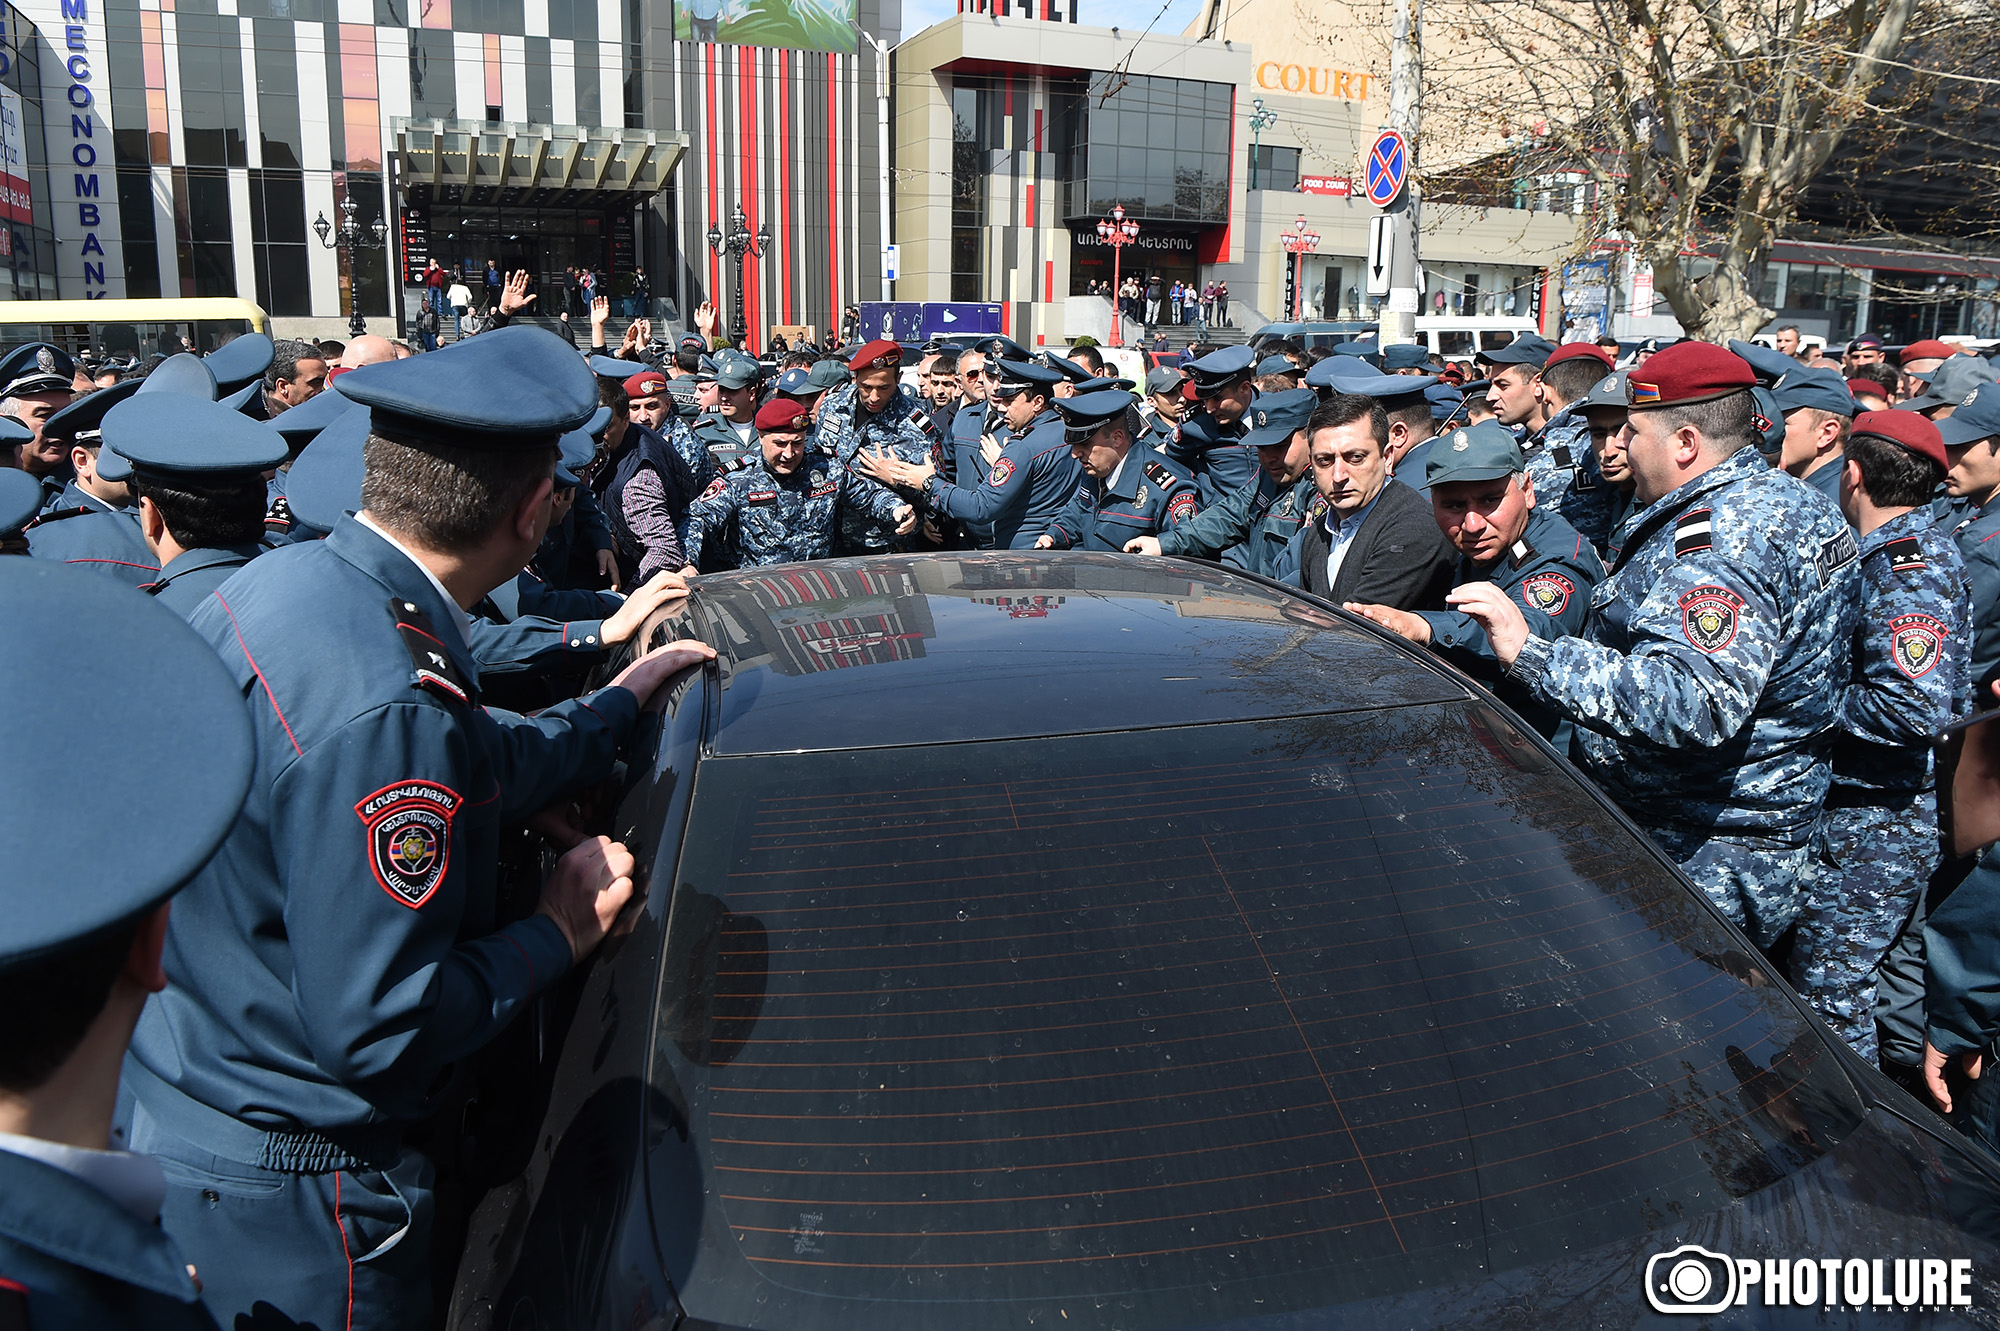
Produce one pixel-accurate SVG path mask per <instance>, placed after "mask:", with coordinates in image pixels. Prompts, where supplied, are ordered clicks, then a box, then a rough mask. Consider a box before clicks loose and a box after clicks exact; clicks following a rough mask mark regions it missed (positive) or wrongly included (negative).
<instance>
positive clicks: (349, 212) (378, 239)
mask: <svg viewBox="0 0 2000 1331" xmlns="http://www.w3.org/2000/svg"><path fill="white" fill-rule="evenodd" d="M356 211H357V210H356V208H355V206H354V196H353V195H352V194H350V195H348V196H347V197H346V198H344V199H342V200H341V201H340V225H339V226H338V227H335V226H334V225H333V223H331V222H329V221H327V220H326V214H325V213H321V214H320V215H319V216H318V217H315V218H314V219H313V230H314V231H315V232H316V233H318V235H319V243H320V244H322V245H324V246H326V247H327V248H328V249H330V250H346V251H347V311H348V317H347V335H348V336H349V337H360V336H361V335H362V334H363V333H365V332H367V331H368V321H367V320H366V319H364V318H362V317H361V293H360V292H359V291H358V290H356V279H357V278H358V277H359V273H358V272H357V265H356V263H355V255H356V254H357V253H358V252H359V251H361V250H379V249H381V248H382V247H383V246H384V245H385V244H387V243H388V240H389V224H388V223H387V222H384V221H383V220H382V219H381V218H379V217H378V218H376V219H375V221H374V223H373V224H372V225H369V226H363V225H361V222H360V220H359V219H358V218H356V217H355V212H356Z"/></svg>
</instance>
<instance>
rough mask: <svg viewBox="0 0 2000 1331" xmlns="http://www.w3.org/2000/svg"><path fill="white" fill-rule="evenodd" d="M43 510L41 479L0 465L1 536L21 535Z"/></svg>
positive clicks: (30, 436)
mask: <svg viewBox="0 0 2000 1331" xmlns="http://www.w3.org/2000/svg"><path fill="white" fill-rule="evenodd" d="M9 419H12V418H11V417H10V418H9ZM28 437H29V438H33V437H34V436H33V435H32V434H30V435H29V436H28ZM41 511H42V483H41V481H39V480H37V479H36V478H35V477H33V476H30V475H29V474H28V473H27V472H25V471H21V470H19V469H18V468H15V467H0V536H19V535H20V534H21V531H22V529H23V528H25V527H26V526H27V525H28V523H29V522H30V521H32V520H33V519H34V517H35V515H36V514H37V513H40V512H41Z"/></svg>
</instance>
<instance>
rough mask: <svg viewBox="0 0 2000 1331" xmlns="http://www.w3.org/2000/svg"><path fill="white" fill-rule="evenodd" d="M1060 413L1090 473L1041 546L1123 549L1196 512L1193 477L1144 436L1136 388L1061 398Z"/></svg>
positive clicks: (1079, 462) (1066, 432)
mask: <svg viewBox="0 0 2000 1331" xmlns="http://www.w3.org/2000/svg"><path fill="white" fill-rule="evenodd" d="M1056 413H1057V414H1058V415H1060V416H1061V417H1062V418H1063V424H1064V426H1065V430H1064V438H1065V439H1066V440H1067V441H1068V443H1069V447H1070V455H1071V456H1072V457H1074V458H1075V459H1076V462H1077V465H1078V466H1079V467H1080V468H1082V469H1083V472H1084V479H1083V481H1082V482H1081V483H1080V484H1078V486H1077V487H1076V494H1075V495H1074V496H1072V497H1071V499H1070V501H1069V503H1067V504H1065V505H1064V506H1063V510H1062V512H1060V513H1058V514H1056V515H1055V517H1054V518H1052V519H1050V521H1049V525H1048V530H1046V531H1044V532H1043V533H1042V535H1041V536H1040V538H1039V539H1037V540H1036V542H1035V549H1037V550H1071V549H1075V550H1113V551H1122V550H1124V549H1125V548H1126V547H1127V546H1128V545H1129V544H1130V543H1131V542H1132V541H1133V540H1135V539H1137V538H1139V537H1141V536H1156V535H1158V534H1159V533H1160V532H1163V531H1167V530H1169V529H1171V528H1173V527H1174V526H1177V525H1178V524H1180V523H1182V522H1185V521H1187V520H1188V519H1189V518H1191V517H1193V516H1194V513H1195V505H1196V502H1197V501H1196V499H1195V490H1194V479H1193V478H1192V477H1190V476H1189V475H1188V474H1187V473H1186V472H1185V471H1183V470H1181V469H1180V468H1179V467H1177V466H1175V465H1174V464H1173V463H1171V462H1169V461H1167V460H1166V459H1165V458H1163V457H1161V456H1160V455H1159V454H1158V453H1156V452H1154V451H1153V450H1152V449H1150V448H1148V447H1146V446H1145V445H1144V444H1141V443H1139V442H1138V436H1139V431H1140V427H1139V400H1138V399H1137V398H1135V397H1134V396H1132V394H1131V393H1129V392H1125V391H1124V390H1122V389H1116V388H1109V389H1101V390H1099V391H1097V392H1092V393H1080V394H1078V395H1077V396H1075V397H1066V398H1063V399H1062V400H1061V401H1059V402H1057V403H1056Z"/></svg>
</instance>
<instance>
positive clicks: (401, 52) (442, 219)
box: [0, 0, 899, 331]
mask: <svg viewBox="0 0 2000 1331" xmlns="http://www.w3.org/2000/svg"><path fill="white" fill-rule="evenodd" d="M767 9H771V10H772V12H766V10H767ZM26 18H27V20H29V21H30V23H31V24H32V28H33V29H34V30H38V31H39V33H40V37H39V39H38V40H37V41H36V42H35V43H34V46H35V49H36V52H37V54H38V56H39V61H38V64H37V65H36V70H37V79H38V82H39V87H38V93H39V98H40V101H41V102H42V103H43V104H45V105H50V106H58V107H60V108H61V109H62V110H63V111H64V112H65V115H64V116H63V117H54V116H50V117H46V118H45V119H44V123H43V125H42V127H41V129H42V136H43V139H44V141H45V151H46V157H47V160H48V162H49V163H50V164H51V167H50V170H49V171H48V173H47V174H48V189H49V191H50V194H51V196H52V198H51V206H52V209H53V221H54V227H53V241H54V252H55V265H54V266H55V270H56V275H55V287H56V290H55V291H53V292H44V293H43V294H59V295H62V296H66V297H85V296H93V297H94V296H109V297H123V296H133V297H136V296H152V295H165V296H210V295H236V296H244V297H249V298H253V299H255V300H256V301H257V302H258V303H259V304H261V305H263V306H264V308H265V309H266V310H268V311H270V312H271V313H272V314H274V315H276V316H279V317H280V318H281V319H313V320H335V319H338V318H340V317H341V316H344V315H345V314H347V313H348V312H349V311H350V309H352V308H356V307H358V308H359V309H360V311H361V312H362V313H363V314H364V315H367V316H370V317H389V318H394V317H396V316H398V315H402V316H407V315H409V314H411V313H413V312H414V302H413V300H412V294H413V293H412V291H411V288H412V287H414V286H415V285H416V284H418V283H420V281H421V274H422V271H423V269H424V267H425V265H426V264H427V263H428V261H430V260H431V259H436V260H437V261H438V262H440V263H441V264H443V265H445V266H446V267H447V268H448V269H450V270H451V271H452V272H453V273H455V274H458V275H461V276H462V277H463V278H464V280H466V281H467V283H468V285H471V286H472V287H474V289H475V290H478V289H479V288H480V287H481V286H482V282H481V276H482V274H483V273H484V271H485V270H486V267H487V264H488V261H489V260H490V261H492V262H493V264H494V265H495V266H496V267H498V268H499V269H500V270H502V271H510V270H512V269H515V268H525V269H526V270H527V271H528V272H529V274H530V275H531V279H532V280H533V282H534V284H535V289H536V291H537V296H538V299H537V307H538V309H540V310H541V311H542V312H545V313H547V314H549V315H554V314H556V313H557V312H558V310H559V309H560V308H561V306H562V305H564V304H565V303H566V301H567V299H568V296H567V292H566V289H565V281H564V276H565V273H566V271H567V270H568V269H570V268H573V267H588V268H590V269H592V270H594V271H595V273H596V274H598V276H599V278H600V281H601V285H600V288H599V289H600V293H601V294H609V295H611V296H613V297H614V298H615V299H617V300H618V301H619V302H620V306H621V310H623V311H625V312H637V310H638V307H637V305H636V304H633V303H632V297H633V295H634V283H635V280H636V279H637V277H638V274H639V273H640V271H642V270H643V271H644V272H645V274H646V279H645V280H646V284H647V290H648V294H649V295H650V297H651V298H652V303H651V305H650V307H649V308H650V309H651V310H652V311H653V312H655V313H662V314H666V313H670V312H680V311H686V310H691V309H692V308H693V307H694V306H695V305H697V304H699V303H700V302H702V301H708V300H712V301H713V302H714V303H715V304H717V305H718V306H719V307H724V308H725V309H726V308H727V306H728V303H729V302H730V301H731V300H733V299H734V298H735V296H736V293H735V291H734V289H733V286H732V281H733V271H732V267H731V265H730V264H729V263H728V262H727V260H726V258H718V257H717V256H716V255H715V254H714V253H713V252H712V251H711V249H710V246H709V244H708V243H707V239H706V237H707V233H708V231H709V228H710V227H711V226H712V225H717V224H719V225H720V226H722V227H723V228H725V229H726V228H727V227H728V226H729V219H730V217H731V214H732V212H733V210H734V209H735V208H737V207H741V208H742V210H743V212H744V215H745V217H746V218H747V219H748V224H749V227H750V229H751V230H752V231H753V232H755V231H757V230H758V229H760V228H763V229H767V230H768V233H769V237H770V238H769V242H768V244H767V245H766V246H765V247H764V253H763V255H762V257H761V258H752V259H748V260H746V262H745V265H744V281H743V287H744V291H743V300H744V305H745V307H746V312H747V313H748V314H749V316H750V317H749V320H748V322H749V323H750V325H751V327H752V328H758V327H761V326H762V325H764V324H766V323H774V322H785V323H820V324H824V323H826V322H827V321H828V320H829V319H831V318H832V317H834V316H835V315H836V314H837V312H838V310H839V308H840V306H841V304H843V303H845V302H849V301H851V300H852V299H853V298H854V297H855V295H856V294H857V293H860V292H871V293H872V288H870V287H869V286H868V284H869V283H871V282H873V283H879V280H880V265H881V258H882V256H881V232H880V226H879V222H875V221H874V219H878V218H879V217H880V216H881V212H882V210H881V208H880V206H879V203H878V200H879V180H880V176H881V155H880V153H879V151H877V142H878V137H879V136H878V134H877V133H875V132H873V131H874V130H875V126H876V122H877V121H878V120H879V119H881V115H880V112H881V110H882V108H881V106H880V103H879V99H878V97H877V92H878V80H877V78H876V69H877V67H878V65H879V63H880V57H879V56H878V55H877V48H876V46H875V43H874V39H873V38H871V37H870V36H869V34H873V33H879V32H880V31H882V30H883V28H884V27H885V26H886V27H887V29H888V30H889V31H892V32H893V30H894V27H895V25H896V23H897V22H898V21H899V13H898V11H897V8H896V3H895V0H887V3H886V5H885V4H881V3H877V2H876V0H822V2H821V3H816V4H812V5H806V4H800V5H795V6H791V7H777V8H773V7H765V6H751V5H744V4H741V3H739V2H738V0H691V3H688V4H685V5H683V6H681V7H680V8H679V9H678V10H677V9H676V7H675V6H674V5H673V4H672V3H670V0H29V3H28V5H27V7H26ZM16 64H17V65H18V66H20V67H23V68H25V67H26V64H25V61H24V60H22V59H21V58H19V57H17V59H16ZM0 81H4V75H0ZM690 145H698V147H697V148H695V149H694V150H690ZM350 199H351V200H352V201H353V202H354V204H355V218H356V221H357V222H358V223H359V224H360V225H361V227H362V228H363V231H364V234H365V233H366V232H367V231H368V230H369V229H370V228H371V227H372V224H373V223H374V222H375V221H377V220H378V219H380V220H381V221H382V222H383V223H384V224H385V229H386V232H387V235H388V243H387V244H386V245H384V246H382V247H381V248H373V247H370V246H367V245H365V244H364V245H362V246H359V247H357V248H356V249H355V252H354V253H352V254H351V255H350V254H349V253H348V252H347V251H346V249H344V248H339V247H336V248H328V247H327V246H326V245H325V244H324V243H322V240H321V238H320V236H319V234H318V233H317V228H316V222H317V220H318V219H320V218H322V217H323V218H326V219H328V222H329V224H330V226H334V227H337V226H338V224H339V223H340V221H341V219H342V211H341V209H342V205H343V204H344V203H345V202H347V201H348V200H350ZM578 313H581V311H580V308H579V309H578ZM384 331H386V330H384Z"/></svg>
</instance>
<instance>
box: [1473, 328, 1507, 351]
mask: <svg viewBox="0 0 2000 1331" xmlns="http://www.w3.org/2000/svg"><path fill="white" fill-rule="evenodd" d="M1479 340H1480V342H1481V346H1480V348H1479V349H1480V350H1481V351H1498V350H1500V348H1502V347H1504V346H1506V345H1507V344H1508V343H1510V342H1512V341H1513V340H1514V334H1513V333H1512V332H1511V331H1510V330H1508V329H1505V328H1496V329H1488V330H1487V331H1486V332H1484V333H1481V334H1480V339H1479Z"/></svg>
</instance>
